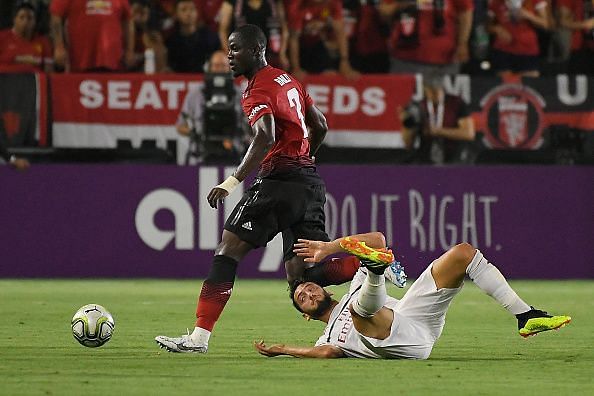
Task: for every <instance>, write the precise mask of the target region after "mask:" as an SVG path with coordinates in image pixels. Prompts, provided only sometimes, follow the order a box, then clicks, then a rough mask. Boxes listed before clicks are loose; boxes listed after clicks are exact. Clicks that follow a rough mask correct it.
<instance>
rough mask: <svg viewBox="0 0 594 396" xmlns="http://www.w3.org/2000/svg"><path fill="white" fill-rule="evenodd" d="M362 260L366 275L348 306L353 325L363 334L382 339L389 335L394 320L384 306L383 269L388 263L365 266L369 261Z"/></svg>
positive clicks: (385, 296) (389, 310)
mask: <svg viewBox="0 0 594 396" xmlns="http://www.w3.org/2000/svg"><path fill="white" fill-rule="evenodd" d="M362 260H363V261H362V265H363V266H366V267H367V275H366V276H365V280H364V281H363V284H362V285H361V289H360V290H359V292H358V294H357V298H356V299H355V301H353V302H352V303H351V306H350V311H351V317H352V318H353V325H354V326H355V329H357V331H358V332H359V333H361V334H363V335H364V336H367V337H372V338H375V339H379V340H383V339H385V338H387V337H388V336H389V335H390V329H391V327H392V321H393V320H394V312H393V311H392V310H391V309H388V308H386V307H384V304H385V303H386V298H387V293H386V284H385V277H384V269H385V268H386V267H387V266H388V265H389V263H388V262H386V263H385V264H384V268H382V267H381V266H377V265H374V266H367V265H366V264H370V263H368V262H366V261H365V259H362Z"/></svg>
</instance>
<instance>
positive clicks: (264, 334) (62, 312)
mask: <svg viewBox="0 0 594 396" xmlns="http://www.w3.org/2000/svg"><path fill="white" fill-rule="evenodd" d="M200 284H201V282H199V281H188V280H183V281H169V280H167V281H160V280H102V281H96V280H0V312H2V317H3V320H2V321H1V323H0V334H1V335H2V336H1V337H0V351H1V352H0V355H1V358H0V384H2V385H0V394H3V395H4V394H5V395H16V394H18V395H29V394H31V395H33V394H53V395H68V394H85V395H105V394H126V395H136V394H138V395H147V394H174V393H175V394H190V393H192V394H200V395H215V394H216V395H236V394H242V395H278V394H283V395H293V394H295V395H297V394H300V395H303V394H313V393H320V394H338V393H342V394H348V395H357V394H361V395H369V394H385V393H386V392H388V393H390V394H391V393H404V394H407V395H415V394H418V395H427V394H438V393H440V394H454V393H455V394H473V395H476V394H504V393H507V394H520V392H521V394H522V395H523V396H526V395H531V394H541V392H542V391H543V389H546V393H547V394H574V395H581V394H584V395H585V394H594V385H592V380H591V378H592V372H593V370H594V353H593V352H592V345H594V333H593V332H592V328H594V316H593V315H592V314H591V313H592V311H593V310H594V282H593V281H516V282H512V286H513V287H514V288H515V289H516V290H517V291H518V293H519V294H520V295H521V296H522V297H523V298H524V299H525V300H526V301H527V302H528V303H530V304H533V305H535V306H536V307H538V308H542V309H546V310H549V312H551V313H554V314H568V315H571V316H572V318H573V323H571V324H570V325H569V326H568V327H566V328H564V329H562V330H561V331H560V332H546V333H543V334H540V335H538V336H536V337H531V338H529V339H527V340H524V339H522V338H521V337H520V336H519V335H518V334H517V326H516V321H515V318H513V317H511V316H510V315H508V314H507V312H506V311H505V310H504V309H502V308H501V307H499V306H498V305H497V304H496V303H495V302H494V301H492V300H491V299H490V298H489V297H488V296H486V295H484V294H482V292H481V291H480V290H479V289H477V288H476V287H475V286H474V285H473V284H472V283H471V282H466V286H465V287H464V290H463V291H462V292H461V293H460V294H459V295H458V296H457V297H456V298H455V300H454V302H453V303H452V306H451V308H450V311H449V313H448V317H447V320H446V327H445V330H444V333H443V335H442V337H441V339H440V341H438V343H437V344H436V346H435V348H434V349H433V353H432V355H431V357H430V359H429V360H427V361H381V360H361V359H339V360H302V359H294V358H289V357H279V358H273V359H269V358H265V357H263V356H260V355H258V354H257V353H256V352H255V350H254V349H253V347H252V341H253V340H257V339H258V340H259V339H261V338H263V339H264V340H266V341H267V342H269V343H280V342H286V343H287V344H308V345H309V344H313V342H315V340H316V339H317V337H318V336H319V335H320V334H321V333H322V330H323V325H322V324H321V323H319V322H313V321H312V322H309V323H307V322H305V321H304V320H303V319H302V318H301V317H300V316H299V314H298V313H297V312H296V311H295V310H294V309H293V308H292V306H291V304H290V301H289V299H288V297H287V292H286V284H285V283H284V282H281V281H248V280H239V281H238V282H237V283H236V287H235V289H234V293H233V296H232V297H231V300H230V303H229V304H228V306H227V308H226V310H225V312H224V313H223V315H222V317H221V320H220V321H219V323H218V324H217V326H216V328H215V332H214V333H213V336H212V339H211V347H210V350H209V353H208V354H207V355H206V356H203V355H199V356H196V355H187V354H169V353H167V352H165V351H164V350H161V349H159V348H158V347H157V345H156V344H155V343H154V341H153V338H154V337H155V336H156V335H158V334H165V335H179V334H181V333H182V332H183V331H184V330H185V328H186V327H190V328H191V327H192V326H193V314H194V310H195V300H196V296H197V294H198V293H199V290H200ZM330 290H331V291H332V292H334V293H336V295H337V297H339V296H341V295H342V294H343V293H344V292H345V291H346V288H345V287H333V288H330ZM403 293H404V291H403V290H400V289H397V288H395V287H391V288H390V294H392V295H394V296H395V297H397V298H398V297H400V296H402V294H403ZM88 303H97V304H101V305H104V306H105V307H106V308H107V309H108V310H110V311H111V313H112V314H113V316H114V318H115V320H116V331H115V335H114V337H113V339H112V340H111V341H110V342H109V343H108V344H106V345H105V346H103V347H101V348H96V349H92V348H84V347H82V346H80V345H79V344H78V343H77V342H76V341H75V340H74V338H73V337H72V335H71V332H70V319H71V317H72V315H73V314H74V312H75V311H76V310H77V309H78V308H79V307H80V306H82V305H84V304H88Z"/></svg>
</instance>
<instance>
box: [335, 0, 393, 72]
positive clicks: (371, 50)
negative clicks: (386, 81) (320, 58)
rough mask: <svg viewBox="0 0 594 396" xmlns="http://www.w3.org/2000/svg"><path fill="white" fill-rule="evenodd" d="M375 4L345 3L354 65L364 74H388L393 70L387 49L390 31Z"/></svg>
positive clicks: (362, 1)
mask: <svg viewBox="0 0 594 396" xmlns="http://www.w3.org/2000/svg"><path fill="white" fill-rule="evenodd" d="M374 3H376V1H365V0H346V1H344V2H343V11H344V12H345V17H344V19H345V31H346V32H347V36H348V37H349V53H350V55H351V58H350V59H351V65H353V67H354V68H355V69H357V70H359V71H360V72H362V73H387V72H389V71H390V57H389V55H388V46H387V39H388V36H389V32H390V29H389V26H388V25H387V24H386V23H385V22H384V20H383V19H382V18H381V15H380V14H379V11H378V9H377V7H376V5H374ZM347 14H348V17H347ZM347 20H349V21H351V22H350V23H347V22H346V21H347Z"/></svg>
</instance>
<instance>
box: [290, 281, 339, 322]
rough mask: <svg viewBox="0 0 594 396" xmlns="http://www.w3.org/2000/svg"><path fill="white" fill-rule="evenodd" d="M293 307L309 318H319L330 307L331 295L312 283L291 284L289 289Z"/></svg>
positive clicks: (297, 282)
mask: <svg viewBox="0 0 594 396" xmlns="http://www.w3.org/2000/svg"><path fill="white" fill-rule="evenodd" d="M289 293H290V297H291V300H292V301H293V306H294V307H295V308H296V309H297V310H298V311H299V312H301V313H303V314H305V315H307V316H308V317H310V318H313V319H318V318H320V317H321V316H322V315H323V314H324V313H325V312H326V311H328V309H330V308H331V307H332V295H331V294H330V293H328V292H327V291H326V290H325V289H324V288H323V287H322V286H320V285H318V284H317V283H314V282H300V281H296V282H293V284H292V285H291V289H290V292H289Z"/></svg>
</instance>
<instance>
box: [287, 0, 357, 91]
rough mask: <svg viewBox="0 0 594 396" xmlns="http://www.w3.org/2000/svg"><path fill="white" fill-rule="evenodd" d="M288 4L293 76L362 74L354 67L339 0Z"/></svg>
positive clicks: (350, 75) (317, 0) (290, 55)
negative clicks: (332, 73) (336, 72)
mask: <svg viewBox="0 0 594 396" xmlns="http://www.w3.org/2000/svg"><path fill="white" fill-rule="evenodd" d="M287 3H289V4H290V5H289V6H288V8H287V9H288V11H287V14H288V15H290V16H291V18H288V19H289V29H290V35H289V60H290V62H291V66H292V74H293V75H294V76H295V77H296V78H297V79H302V78H303V77H304V76H305V74H306V73H322V72H329V71H338V72H340V73H341V74H342V75H344V76H345V77H347V78H356V77H357V76H359V73H358V72H357V71H355V70H354V69H353V68H352V67H351V63H350V60H349V45H348V41H347V36H346V33H345V29H344V18H343V11H342V2H341V1H340V0H297V1H291V2H288V1H286V2H285V4H287Z"/></svg>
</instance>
